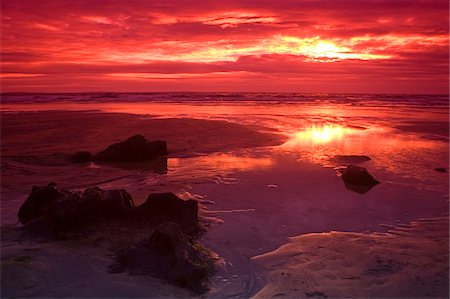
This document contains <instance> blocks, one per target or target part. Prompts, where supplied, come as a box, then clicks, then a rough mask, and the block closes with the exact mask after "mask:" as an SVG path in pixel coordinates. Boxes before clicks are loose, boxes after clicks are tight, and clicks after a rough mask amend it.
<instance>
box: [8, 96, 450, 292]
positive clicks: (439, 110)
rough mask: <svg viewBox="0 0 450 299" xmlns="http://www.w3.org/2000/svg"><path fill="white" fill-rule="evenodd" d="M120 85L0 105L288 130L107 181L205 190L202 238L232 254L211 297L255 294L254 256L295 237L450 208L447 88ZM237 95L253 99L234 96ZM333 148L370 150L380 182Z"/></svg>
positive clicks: (374, 226)
mask: <svg viewBox="0 0 450 299" xmlns="http://www.w3.org/2000/svg"><path fill="white" fill-rule="evenodd" d="M113 95H114V97H113V96H112V95H108V97H106V96H103V97H102V95H96V94H91V95H83V96H80V95H69V96H65V98H64V99H61V97H63V95H40V98H39V101H37V100H36V95H34V97H35V98H33V97H32V95H28V97H29V103H27V104H19V103H17V102H18V101H15V100H14V99H15V98H14V97H13V96H10V97H9V99H8V100H7V101H6V102H4V103H2V106H1V109H2V111H10V112H14V111H34V110H36V111H37V110H101V111H105V112H124V113H132V114H140V115H144V116H143V117H159V118H172V117H174V118H178V117H187V118H203V119H218V120H226V121H230V122H235V123H239V124H244V125H249V126H253V127H255V128H258V129H260V130H267V131H277V132H280V133H283V134H286V135H288V136H289V140H288V141H287V142H286V143H284V144H282V145H280V146H275V147H262V148H253V149H245V150H236V151H227V152H219V153H215V154H208V155H202V153H198V156H194V157H182V156H177V157H169V159H168V161H167V170H164V171H159V172H154V171H134V170H128V174H127V175H125V176H121V177H120V178H118V179H116V180H112V181H108V182H103V183H101V184H100V185H99V186H100V187H102V188H126V189H127V190H130V191H131V193H132V195H133V197H134V198H135V199H136V201H137V203H139V202H142V201H143V200H145V197H146V195H147V194H148V192H154V191H155V192H156V191H174V192H176V193H177V194H178V195H180V196H181V197H184V198H196V199H197V200H199V202H200V203H201V204H202V205H203V206H204V207H205V209H204V210H203V211H202V213H203V215H204V216H205V219H208V220H207V221H205V223H206V224H207V225H209V226H210V229H209V231H208V232H207V233H206V234H205V235H203V236H202V241H203V242H204V243H205V244H206V245H207V246H210V247H211V248H213V249H214V250H216V251H217V252H218V253H219V254H221V255H222V256H223V257H224V258H225V259H226V261H227V267H226V269H225V270H224V271H222V272H221V273H219V275H217V276H216V277H215V278H214V284H213V285H214V289H213V290H212V291H211V293H210V296H211V297H225V296H231V297H233V296H235V297H246V296H250V295H252V294H254V293H255V292H256V291H257V290H258V289H259V288H261V287H262V285H263V281H262V278H261V277H255V276H254V275H255V274H254V273H255V271H254V269H253V268H252V267H254V265H252V264H251V262H250V258H251V257H252V256H255V255H258V254H261V253H265V252H268V251H271V250H274V249H275V248H277V247H278V246H280V245H282V244H284V243H285V242H286V240H287V238H288V237H289V236H294V235H299V234H305V233H310V232H327V231H331V230H339V231H354V232H364V231H384V230H385V228H384V227H383V226H380V224H388V225H392V224H398V223H406V222H409V221H413V220H416V219H419V218H423V217H428V218H432V217H439V216H443V215H448V196H449V195H448V192H449V183H448V173H441V172H437V171H435V170H434V168H436V167H444V168H448V164H449V160H448V152H449V148H448V138H449V136H448V99H447V97H439V96H434V97H433V96H421V97H414V96H382V95H380V96H368V95H359V96H358V95H347V96H336V95H335V96H326V95H316V96H314V95H308V97H305V98H300V96H299V95H292V96H291V98H289V96H287V95H283V96H281V95H273V94H272V95H270V99H269V98H268V97H267V95H266V96H265V97H264V95H253V97H250V96H249V95H248V94H247V95H236V94H234V95H230V96H229V97H225V96H224V95H214V94H208V95H205V94H201V98H200V95H191V98H183V99H180V98H179V97H176V98H170V97H167V96H166V97H162V96H161V95H160V98H158V94H156V95H155V94H151V95H145V94H139V95H130V94H127V95H121V94H113ZM21 96H22V97H23V95H21ZM146 96H147V97H148V99H149V101H145V100H146ZM239 96H241V98H244V99H246V101H243V102H239V101H238V100H236V98H239ZM58 97H59V98H58ZM80 97H82V100H80ZM83 97H84V98H83ZM93 97H94V98H93ZM95 97H96V98H95ZM206 97H207V99H205V98H206ZM215 97H217V99H216V100H215ZM75 99H78V100H75ZM133 99H134V100H133ZM158 99H160V100H161V101H158ZM202 99H203V101H202ZM50 100H53V101H54V102H51V101H50ZM62 100H64V102H61V101H62ZM92 101H95V102H92ZM36 102H39V103H36ZM217 138H227V136H218V137H217ZM335 155H365V156H369V157H370V158H371V160H370V161H367V162H363V163H361V166H363V167H366V168H367V169H368V170H369V172H370V173H372V174H373V175H375V177H376V178H377V179H378V180H379V181H381V184H379V185H377V186H375V187H374V188H373V189H372V190H370V191H369V192H367V193H365V194H359V193H356V192H353V191H351V190H348V189H346V188H345V186H344V184H343V182H342V180H341V178H340V177H339V176H338V174H337V172H336V171H335V169H334V168H335V167H338V166H340V165H342V163H337V162H336V161H335V160H333V157H334V156H335ZM89 167H94V168H95V167H103V166H98V165H90V166H89Z"/></svg>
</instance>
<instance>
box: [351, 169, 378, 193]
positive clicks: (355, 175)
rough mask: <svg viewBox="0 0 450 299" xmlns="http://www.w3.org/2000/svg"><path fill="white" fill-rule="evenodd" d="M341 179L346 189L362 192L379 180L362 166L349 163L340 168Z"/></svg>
mask: <svg viewBox="0 0 450 299" xmlns="http://www.w3.org/2000/svg"><path fill="white" fill-rule="evenodd" d="M342 180H343V181H344V184H345V186H346V187H347V189H349V190H352V191H355V192H358V193H361V194H364V193H366V192H368V191H369V190H370V189H372V188H373V187H374V186H375V185H377V184H379V183H380V182H379V181H378V180H376V179H375V178H374V177H373V176H372V175H371V174H370V173H368V172H367V170H366V169H365V168H363V167H359V166H355V165H349V166H347V168H344V169H343V170H342Z"/></svg>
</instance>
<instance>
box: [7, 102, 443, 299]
mask: <svg viewBox="0 0 450 299" xmlns="http://www.w3.org/2000/svg"><path fill="white" fill-rule="evenodd" d="M58 96H59V97H61V95H58ZM199 96H202V95H199ZM238 96H239V95H238ZM29 97H32V96H31V95H30V96H29ZM41 97H42V98H44V99H45V98H46V97H47V98H52V100H51V101H49V100H46V101H41V102H40V101H39V100H37V101H32V102H30V103H26V104H20V103H19V104H18V102H17V101H14V96H11V98H10V99H9V101H6V103H5V102H4V103H2V114H1V133H2V138H1V142H2V147H1V158H2V159H1V163H2V169H1V207H2V208H1V213H2V214H1V216H2V217H1V223H2V249H1V250H2V294H4V295H5V296H6V297H69V296H71V295H73V294H74V292H75V290H80V289H81V290H82V292H81V293H79V296H80V297H117V298H124V297H190V296H192V294H191V293H189V291H187V290H185V289H182V288H177V287H174V286H172V285H170V284H167V283H165V282H163V281H161V280H159V279H157V278H152V277H147V276H131V275H128V274H126V273H121V274H108V272H107V268H108V266H109V265H110V264H111V262H112V257H111V255H112V253H111V250H112V249H113V248H114V249H117V248H118V247H120V246H119V245H118V244H122V243H126V242H134V241H137V240H138V239H139V238H143V237H144V236H145V235H146V232H145V231H142V230H139V229H137V230H136V231H125V230H122V231H121V230H120V229H119V230H118V231H117V233H114V232H113V231H109V233H110V234H111V236H113V237H111V238H110V239H111V240H115V241H114V242H112V241H111V242H108V241H104V240H103V239H99V237H100V236H99V235H98V234H99V232H100V231H101V230H99V231H98V232H97V233H93V234H92V235H89V236H87V237H84V238H79V237H77V238H76V239H72V240H59V241H48V240H46V241H42V240H39V241H36V240H33V239H27V237H26V236H24V235H22V234H21V225H20V224H18V219H17V211H18V209H19V207H20V205H21V204H22V203H23V201H24V200H25V199H26V198H27V196H28V194H29V193H30V192H31V189H32V187H33V186H34V185H47V184H48V183H49V182H55V183H56V184H57V187H58V188H64V189H68V190H74V191H77V190H83V189H85V188H88V187H93V186H99V187H101V188H103V189H106V190H108V189H121V188H123V189H126V190H127V191H128V192H129V193H130V194H131V196H132V197H133V200H134V202H135V203H136V204H137V205H139V204H141V203H143V202H144V201H145V199H146V198H147V196H148V195H149V194H150V193H158V192H173V193H174V194H176V195H177V196H178V197H180V198H182V199H185V200H187V199H194V200H196V201H198V203H199V205H200V210H199V216H200V221H201V223H202V225H203V226H204V227H205V231H204V233H202V234H201V235H200V236H199V237H198V241H199V242H200V243H201V244H203V245H204V246H206V247H208V248H210V249H212V250H213V251H215V252H216V253H217V254H218V255H219V256H220V257H221V258H222V259H223V261H224V266H223V268H222V269H220V270H219V271H218V272H217V273H216V274H214V275H212V276H211V278H210V290H209V291H208V292H207V293H205V294H204V295H202V296H203V297H206V298H224V297H236V298H242V297H244V298H249V297H253V296H256V297H259V298H267V297H273V296H284V297H287V298H291V297H325V296H326V297H329V298H332V297H341V296H356V297H359V296H361V297H373V298H375V297H380V296H381V297H440V296H445V294H446V293H448V203H449V202H448V196H449V195H448V173H444V172H439V171H436V170H435V168H446V169H448V114H447V111H448V103H447V104H445V101H442V98H439V97H437V96H436V97H434V98H432V100H434V101H435V103H436V105H435V106H430V105H428V104H429V101H423V99H422V100H421V99H420V98H419V99H417V100H416V101H412V100H411V99H410V98H407V97H406V96H405V97H403V98H401V97H399V98H398V99H395V100H393V99H392V98H389V99H388V100H386V99H384V98H383V97H382V96H379V98H376V97H374V98H373V99H372V101H367V99H365V100H364V101H344V102H342V101H341V100H340V99H336V98H333V97H332V96H330V100H329V102H321V103H320V104H319V103H318V102H314V97H313V96H312V97H311V99H310V100H308V101H291V102H289V101H285V102H283V101H281V102H280V101H279V99H278V100H276V99H277V98H275V97H272V98H271V99H270V101H269V100H265V101H256V100H253V101H250V100H247V101H242V102H235V101H232V100H230V99H228V100H227V101H218V100H217V101H215V100H214V99H210V100H209V101H206V102H205V101H199V100H196V96H195V95H194V96H192V97H191V98H190V100H180V99H178V98H177V99H175V100H168V99H165V100H160V101H158V100H152V101H148V102H145V101H141V100H140V101H130V100H128V99H129V98H133V95H126V96H125V95H121V94H117V97H118V98H119V100H118V99H117V98H114V99H113V100H111V99H109V98H105V97H103V98H102V97H100V99H101V100H97V101H78V100H75V99H79V98H81V99H82V98H83V97H86V95H76V94H75V95H71V96H69V99H67V98H66V99H64V100H62V99H60V100H56V101H53V100H54V99H55V97H57V96H55V95H52V96H49V95H47V96H45V95H43V96H41ZM71 97H72V98H71ZM355 97H356V96H355ZM120 100H122V101H120ZM333 101H334V102H333ZM340 101H341V102H340ZM19 102H20V101H19ZM446 105H447V106H446ZM419 112H421V113H419ZM431 119H432V120H433V121H430V120H431ZM136 134H141V135H142V136H144V137H145V138H146V139H147V140H165V141H166V142H167V148H168V155H167V158H166V159H162V160H158V161H149V162H144V163H139V164H136V163H120V164H108V163H98V162H95V161H94V162H89V163H81V164H74V163H71V162H70V160H69V157H70V155H71V154H73V153H75V152H77V151H89V152H91V153H98V152H100V151H101V150H103V149H104V148H106V147H107V146H108V145H110V144H112V143H116V142H119V141H122V140H125V139H127V138H128V137H130V136H133V135H136ZM351 155H359V156H368V157H370V160H367V161H365V160H364V161H356V162H355V161H354V160H351V159H352V158H351V157H350V158H349V156H351ZM338 156H343V157H344V158H342V157H341V158H339V157H338ZM345 157H347V158H345ZM346 159H347V160H346ZM349 159H350V160H349ZM353 163H355V164H357V165H360V166H362V167H365V168H366V169H367V170H368V171H369V172H370V173H371V174H373V175H374V176H375V177H376V178H377V179H378V180H379V181H380V182H381V183H380V184H379V185H377V186H375V187H373V188H372V189H371V190H369V191H368V192H366V193H364V194H362V193H358V192H354V191H352V190H349V189H348V188H346V186H345V184H344V183H343V181H342V178H341V177H340V172H339V169H340V168H342V167H343V166H345V165H347V164H353ZM424 219H425V220H424ZM405 228H406V229H405ZM399 231H400V233H399ZM396 232H397V234H396ZM121 234H123V235H124V236H126V237H123V238H121V237H120V235H121ZM105 238H106V239H108V237H105ZM121 242H122V243H121ZM343 244H346V245H345V246H344V245H343ZM122 246H123V244H122ZM318 247H320V249H321V250H320V252H318V251H317V248H318ZM362 248H371V249H370V254H369V253H368V252H367V251H365V250H362ZM405 251H407V257H405ZM336 252H337V253H339V254H337V253H336ZM445 253H447V255H445ZM374 256H378V257H379V259H381V260H383V261H388V260H392V261H393V262H392V263H391V264H393V266H392V265H391V264H389V263H388V266H383V265H385V264H386V263H384V264H383V263H382V267H385V268H386V267H387V268H386V269H387V270H386V271H378V272H377V273H375V274H373V273H372V274H373V275H372V274H370V275H369V274H368V275H366V276H365V277H369V278H368V279H365V278H364V279H361V280H356V279H349V278H348V277H350V276H351V277H357V276H358V275H359V273H369V272H370V269H373V268H374V267H375V266H374V265H373V263H372V262H373V260H372V259H373V258H374ZM435 256H438V258H434V257H435ZM416 260H417V262H416ZM305 263H306V265H307V267H304V265H305ZM325 265H326V266H325ZM398 265H400V266H398ZM427 265H428V266H427ZM389 267H391V268H389ZM424 267H429V272H423V268H424ZM385 268H383V269H385ZM62 269H65V270H64V271H62ZM343 269H347V270H348V273H347V272H345V273H346V274H345V275H344V276H345V277H341V276H342V275H341V276H339V275H340V274H341V272H343ZM392 269H394V270H392ZM347 270H346V271H347ZM365 271H366V272H365ZM367 271H369V272H367ZM282 273H292V275H290V276H288V275H287V274H282ZM370 273H371V272H370ZM416 273H417V275H416ZM338 274H339V275H338ZM371 275H372V276H371ZM416 276H417V277H418V278H417V280H421V281H423V286H424V287H420V286H417V285H416V288H410V287H409V285H410V284H411V285H413V284H414V283H415V282H414V281H413V280H412V278H414V279H415V277H416ZM310 277H313V279H311V278H310ZM19 278H20V279H19ZM94 278H95V279H96V281H97V282H96V284H95V285H94V284H92V283H91V281H92V280H93V279H94ZM433 279H434V280H433ZM305 281H308V283H309V284H308V283H307V284H303V282H305ZM387 281H393V283H388V282H387ZM374 284H377V285H378V286H377V287H370V288H368V286H373V285H374ZM399 285H401V288H400V287H399ZM424 290H426V291H424Z"/></svg>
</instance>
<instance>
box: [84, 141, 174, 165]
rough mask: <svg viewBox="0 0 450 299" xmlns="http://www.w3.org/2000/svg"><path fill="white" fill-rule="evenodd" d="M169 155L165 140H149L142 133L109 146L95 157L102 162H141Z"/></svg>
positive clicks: (95, 159)
mask: <svg viewBox="0 0 450 299" xmlns="http://www.w3.org/2000/svg"><path fill="white" fill-rule="evenodd" d="M164 155H167V144H166V142H165V141H162V140H156V141H148V140H146V139H145V138H144V137H143V136H141V135H134V136H132V137H130V138H128V139H127V140H125V141H122V142H118V143H115V144H112V145H110V146H108V147H107V148H106V149H105V150H103V151H101V152H99V153H98V154H96V155H95V156H94V157H93V160H94V161H101V162H120V161H122V162H139V161H146V160H150V159H153V158H156V157H160V156H164Z"/></svg>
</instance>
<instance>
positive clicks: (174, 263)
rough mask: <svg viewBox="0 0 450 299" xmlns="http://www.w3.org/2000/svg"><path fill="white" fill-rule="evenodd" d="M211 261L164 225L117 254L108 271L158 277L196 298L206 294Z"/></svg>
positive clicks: (174, 228)
mask: <svg viewBox="0 0 450 299" xmlns="http://www.w3.org/2000/svg"><path fill="white" fill-rule="evenodd" d="M215 257H217V255H215V254H214V253H213V252H211V251H210V250H208V249H205V248H204V247H203V246H201V245H200V244H198V243H195V242H194V241H192V240H190V239H188V238H187V237H186V236H185V235H184V234H183V232H182V229H181V227H180V226H179V225H178V224H177V223H173V222H167V223H164V224H161V225H160V226H158V227H157V228H156V230H155V231H154V232H153V234H152V235H151V236H150V238H149V239H147V240H145V241H143V242H140V243H139V244H137V245H136V246H133V247H130V248H127V249H124V250H121V251H120V252H119V253H118V254H117V256H116V260H115V263H114V264H113V265H111V267H110V269H109V271H110V272H111V273H120V272H124V271H127V272H128V273H130V274H132V275H149V276H154V277H158V278H161V279H164V280H166V281H168V282H170V283H172V284H175V285H177V286H180V287H184V288H187V289H189V290H191V291H193V292H194V293H197V294H200V293H203V292H205V291H206V290H208V287H207V280H208V274H209V273H210V272H211V271H212V270H213V269H214V259H215Z"/></svg>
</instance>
